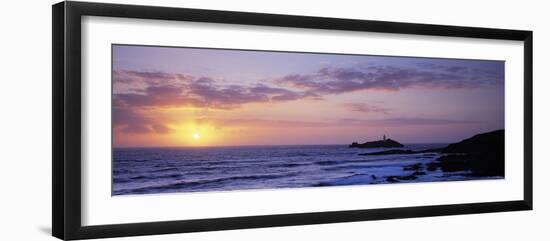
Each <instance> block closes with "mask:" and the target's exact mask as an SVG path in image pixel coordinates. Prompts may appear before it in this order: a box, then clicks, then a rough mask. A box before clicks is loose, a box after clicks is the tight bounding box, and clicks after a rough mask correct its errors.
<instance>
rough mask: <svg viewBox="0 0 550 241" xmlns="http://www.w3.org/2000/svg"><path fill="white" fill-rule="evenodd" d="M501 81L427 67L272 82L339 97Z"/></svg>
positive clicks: (334, 72) (333, 71) (497, 76)
mask: <svg viewBox="0 0 550 241" xmlns="http://www.w3.org/2000/svg"><path fill="white" fill-rule="evenodd" d="M503 80H504V76H503V75H502V74H501V73H500V72H492V71H488V70H480V69H472V68H467V67H464V66H444V65H427V66H423V67H416V68H412V67H400V66H393V65H380V66H376V65H373V66H368V67H364V68H333V67H325V68H321V69H319V70H318V71H317V72H315V73H310V74H291V75H286V76H283V77H281V78H279V79H276V80H275V82H276V83H278V84H283V85H287V86H292V87H295V88H299V89H304V90H308V91H311V92H314V93H317V94H340V93H346V92H351V91H358V90H385V91H398V90H401V89H406V88H423V89H460V88H478V87H483V86H491V85H498V84H503Z"/></svg>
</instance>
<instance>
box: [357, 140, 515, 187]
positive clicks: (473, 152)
mask: <svg viewBox="0 0 550 241" xmlns="http://www.w3.org/2000/svg"><path fill="white" fill-rule="evenodd" d="M387 140H391V139H384V140H381V141H374V142H366V143H364V144H357V143H354V144H352V145H351V146H350V147H363V148H370V147H388V146H392V145H396V144H393V142H389V143H390V144H388V145H386V144H385V142H386V141H387ZM391 141H393V140H391ZM396 143H398V142H396ZM398 144H399V145H400V146H397V147H403V145H401V144H400V143H398ZM392 147H393V146H392ZM418 153H440V154H441V156H440V157H438V158H437V159H436V160H435V161H433V162H431V163H428V164H427V165H426V166H424V165H423V164H422V163H416V164H414V165H412V166H410V167H405V168H404V170H405V171H407V170H414V171H415V172H414V173H412V174H411V175H408V176H403V177H400V176H391V177H387V181H388V182H398V181H399V180H411V179H412V180H414V179H416V176H417V175H423V174H425V172H422V170H423V169H426V170H427V171H435V170H437V169H441V171H443V172H460V171H469V172H471V175H473V176H480V177H484V176H485V177H491V176H502V177H504V130H496V131H491V132H486V133H481V134H477V135H474V136H472V137H470V138H467V139H464V140H462V141H460V142H457V143H453V144H449V145H448V146H447V147H444V148H439V149H427V150H420V151H413V150H403V149H391V150H386V151H379V152H370V153H361V154H359V155H399V154H418Z"/></svg>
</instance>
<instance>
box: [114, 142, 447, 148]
mask: <svg viewBox="0 0 550 241" xmlns="http://www.w3.org/2000/svg"><path fill="white" fill-rule="evenodd" d="M449 143H453V142H414V143H402V144H403V145H405V146H407V145H417V144H449ZM349 145H351V144H337V143H333V144H276V145H253V144H252V145H212V146H207V145H204V146H112V147H111V148H112V149H115V148H118V149H125V148H128V149H130V148H204V147H220V148H223V147H262V146H263V147H277V146H280V147H283V146H349ZM396 148H397V147H396ZM401 148H403V147H401Z"/></svg>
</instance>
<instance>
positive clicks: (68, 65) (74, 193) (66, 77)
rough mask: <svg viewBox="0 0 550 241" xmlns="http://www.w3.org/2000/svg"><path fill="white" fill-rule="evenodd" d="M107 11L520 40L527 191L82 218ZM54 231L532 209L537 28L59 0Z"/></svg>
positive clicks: (128, 232)
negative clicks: (91, 95) (428, 201)
mask: <svg viewBox="0 0 550 241" xmlns="http://www.w3.org/2000/svg"><path fill="white" fill-rule="evenodd" d="M83 16H104V17H121V18H135V19H159V20H175V21H193V22H206V23H228V24H243V25H259V26H281V27H296V28H311V29H328V30H349V31H366V32H378V33H396V34H414V35H427V36H450V37H466V38H481V39H499V40H516V41H523V43H524V75H523V78H524V137H523V138H524V140H523V141H524V163H523V165H524V180H523V182H524V184H523V185H524V186H523V189H524V193H523V199H522V200H509V201H501V202H485V203H464V204H456V205H434V206H421V207H404V208H383V209H368V210H342V211H333V212H315V213H296V214H282V215H263V216H246V217H232V218H212V219H198V220H179V221H163V222H140V220H136V223H130V224H113V225H98V226H82V224H81V214H82V206H81V191H82V190H81V138H82V137H83V136H82V132H81V108H82V106H81V88H82V85H81V57H82V52H81V17H83ZM52 24H53V33H52V37H53V40H52V51H53V54H52V56H53V57H52V62H53V70H52V73H53V74H52V79H53V86H52V89H53V100H52V103H53V113H52V115H53V126H52V132H53V135H52V136H53V138H52V143H53V144H52V146H53V150H52V153H53V155H52V175H53V182H52V189H53V195H52V233H53V236H55V237H57V238H60V239H65V240H69V239H88V238H106V237H119V236H134V235H151V234H168V233H185V232H199V231H212V230H228V229H243V228H261V227H276V226H289V225H307V224H322V223H336V222H350V221H367V220H380V219H397V218H413V217H427V216H442V215H457V214H473V213H488V212H502V211H518V210H531V209H532V207H533V182H532V180H533V178H532V173H533V172H532V170H533V160H532V133H533V130H532V128H533V127H532V118H533V97H532V94H533V86H532V85H533V84H532V83H533V82H532V76H533V70H532V67H533V57H532V56H533V43H532V41H533V33H532V32H531V31H523V30H507V29H491V28H475V27H459V26H443V25H430V24H415V23H398V22H384V21H367V20H354V19H336V18H323V17H306V16H291V15H277V14H262V13H247V12H229V11H215V10H197V9H184V8H171V7H151V6H136V5H120V4H104V3H90V2H60V3H57V4H55V5H53V6H52Z"/></svg>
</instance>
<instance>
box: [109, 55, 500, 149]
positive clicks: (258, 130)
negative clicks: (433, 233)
mask: <svg viewBox="0 0 550 241" xmlns="http://www.w3.org/2000/svg"><path fill="white" fill-rule="evenodd" d="M112 80H113V112H112V113H113V142H114V146H115V147H146V146H235V145H295V144H296V145H302V144H349V143H351V142H354V141H357V142H364V141H369V140H377V139H381V138H382V135H384V134H385V135H387V136H389V137H390V138H392V139H395V140H398V141H400V142H402V143H435V142H455V141H459V140H461V139H464V138H466V137H469V136H471V135H473V134H477V133H480V132H485V131H491V130H496V129H502V128H504V62H502V61H484V60H453V59H435V58H410V57H382V56H365V55H363V56H359V55H337V54H311V53H288V52H266V51H242V50H220V49H199V48H174V47H149V46H126V45H113V72H112Z"/></svg>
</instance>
